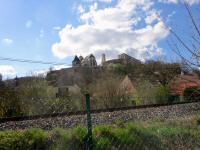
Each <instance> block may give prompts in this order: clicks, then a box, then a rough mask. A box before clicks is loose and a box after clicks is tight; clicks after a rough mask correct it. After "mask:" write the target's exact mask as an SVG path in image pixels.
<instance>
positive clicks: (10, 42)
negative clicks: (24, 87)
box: [0, 0, 200, 78]
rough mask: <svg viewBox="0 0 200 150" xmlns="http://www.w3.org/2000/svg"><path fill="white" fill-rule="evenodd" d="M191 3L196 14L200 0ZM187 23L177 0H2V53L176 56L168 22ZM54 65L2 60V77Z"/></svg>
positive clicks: (60, 58)
mask: <svg viewBox="0 0 200 150" xmlns="http://www.w3.org/2000/svg"><path fill="white" fill-rule="evenodd" d="M188 2H189V3H190V6H191V7H192V9H194V10H195V11H194V14H195V15H196V16H198V15H197V13H198V12H199V8H200V4H199V2H200V0H190V1H188ZM188 22H189V20H188V19H187V14H186V11H185V9H184V6H183V5H182V4H181V2H180V1H179V0H157V1H155V0H141V1H139V2H138V1H137V0H32V1H31V0H15V1H13V0H0V57H11V58H19V59H31V60H41V61H48V62H49V61H51V62H58V63H60V62H62V63H66V64H67V65H68V64H71V61H72V59H73V56H74V55H75V54H77V55H83V56H86V55H88V54H90V53H93V54H94V55H95V56H96V57H97V60H98V61H99V60H100V56H101V54H102V53H105V54H106V56H107V58H108V59H112V58H116V57H117V55H118V54H119V53H122V52H125V53H128V54H130V55H132V56H134V57H136V58H138V59H141V60H146V59H156V58H161V57H162V58H164V59H167V60H175V59H177V58H178V57H177V56H175V54H174V53H173V52H172V51H171V50H170V49H169V47H168V45H167V42H166V41H167V40H168V39H169V38H170V36H171V35H170V33H169V32H168V30H167V29H166V28H165V26H166V25H167V26H170V27H172V28H174V29H175V30H176V31H177V32H178V33H179V34H181V35H182V36H185V35H184V34H183V32H182V30H184V31H188V28H189V24H188ZM50 66H51V65H42V64H28V63H17V62H9V61H2V60H0V72H1V73H2V74H3V75H4V78H7V77H14V76H16V75H18V76H24V75H30V74H31V73H37V72H43V71H46V70H48V68H49V67H50ZM62 67H66V66H62ZM54 68H55V69H58V68H60V67H59V66H57V67H54Z"/></svg>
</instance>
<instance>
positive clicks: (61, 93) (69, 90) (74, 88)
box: [56, 84, 81, 98]
mask: <svg viewBox="0 0 200 150" xmlns="http://www.w3.org/2000/svg"><path fill="white" fill-rule="evenodd" d="M79 94H81V88H80V87H79V86H78V85H77V84H74V85H69V86H62V87H58V88H57V93H56V97H59V98H61V97H67V96H69V95H79Z"/></svg>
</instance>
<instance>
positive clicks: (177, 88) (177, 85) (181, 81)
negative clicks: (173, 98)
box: [170, 73, 200, 98]
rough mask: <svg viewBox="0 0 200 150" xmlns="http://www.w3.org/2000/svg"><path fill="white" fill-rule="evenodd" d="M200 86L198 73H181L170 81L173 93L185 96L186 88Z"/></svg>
mask: <svg viewBox="0 0 200 150" xmlns="http://www.w3.org/2000/svg"><path fill="white" fill-rule="evenodd" d="M196 86H200V79H199V76H198V74H195V73H192V74H187V75H183V74H181V75H179V76H177V77H175V78H174V80H172V81H171V83H170V92H171V95H178V96H180V97H181V98H182V97H183V94H184V91H185V89H186V88H191V87H196Z"/></svg>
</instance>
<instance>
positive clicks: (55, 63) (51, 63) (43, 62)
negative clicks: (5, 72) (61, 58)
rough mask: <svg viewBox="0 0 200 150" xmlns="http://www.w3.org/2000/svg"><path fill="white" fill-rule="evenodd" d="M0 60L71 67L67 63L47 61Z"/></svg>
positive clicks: (5, 58) (4, 58)
mask: <svg viewBox="0 0 200 150" xmlns="http://www.w3.org/2000/svg"><path fill="white" fill-rule="evenodd" d="M0 60H3V61H13V62H21V63H33V64H43V65H68V66H70V65H69V64H66V63H57V62H45V61H40V60H30V59H17V58H10V57H0Z"/></svg>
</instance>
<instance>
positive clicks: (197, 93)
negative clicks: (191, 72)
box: [183, 86, 200, 101]
mask: <svg viewBox="0 0 200 150" xmlns="http://www.w3.org/2000/svg"><path fill="white" fill-rule="evenodd" d="M183 96H184V100H185V101H198V100H200V87H197V86H196V87H191V88H186V89H185V90H184V93H183Z"/></svg>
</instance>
